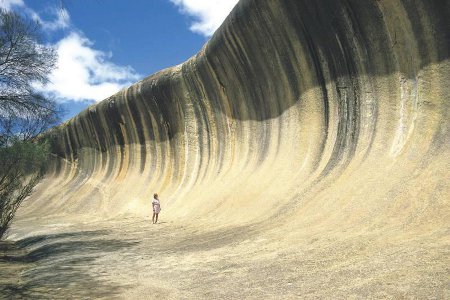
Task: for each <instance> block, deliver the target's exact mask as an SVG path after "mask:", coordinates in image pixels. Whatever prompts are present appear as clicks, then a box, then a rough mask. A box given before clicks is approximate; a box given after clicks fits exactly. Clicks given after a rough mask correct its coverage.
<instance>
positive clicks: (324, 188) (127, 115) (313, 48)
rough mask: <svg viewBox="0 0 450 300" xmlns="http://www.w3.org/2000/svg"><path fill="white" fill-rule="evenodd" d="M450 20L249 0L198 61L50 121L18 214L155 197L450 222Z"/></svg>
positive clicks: (250, 209)
mask: <svg viewBox="0 0 450 300" xmlns="http://www.w3.org/2000/svg"><path fill="white" fill-rule="evenodd" d="M448 20H450V13H449V2H448V1H438V0H433V1H425V0H423V1H419V0H416V1H401V0H379V1H359V0H358V1H357V0H352V1H334V0H333V1H332V0H321V1H301V0H258V1H256V0H243V1H241V2H240V3H239V4H238V5H237V6H236V8H235V9H234V11H233V12H232V13H231V15H230V16H229V17H228V19H227V20H226V22H225V23H224V24H223V25H222V27H221V28H220V29H219V30H218V31H217V32H216V33H215V34H214V36H213V37H212V39H211V40H210V41H209V42H208V43H207V44H206V45H205V46H204V48H203V49H202V50H201V51H200V52H199V53H198V54H197V55H195V56H194V57H192V58H191V59H190V60H189V61H187V62H185V63H184V64H182V65H179V66H175V67H172V68H169V69H166V70H162V71H160V72H158V73H156V74H154V75H151V76H149V77H147V78H145V79H144V80H142V81H140V82H138V83H136V84H134V85H133V86H131V87H129V88H127V89H125V90H123V91H121V92H119V93H117V94H116V95H113V96H111V97H110V98H108V99H106V100H104V101H103V102H101V103H99V104H97V105H95V106H92V107H90V108H88V109H87V110H85V111H84V112H82V113H81V114H79V115H78V116H76V117H75V118H73V119H72V120H70V121H69V122H67V123H66V124H63V125H61V126H59V127H58V128H56V129H54V130H53V131H52V132H51V133H50V134H51V135H52V136H53V138H54V154H55V156H57V157H58V159H55V162H54V166H53V168H52V172H50V173H49V175H48V176H47V178H46V180H45V182H44V183H43V184H41V185H40V186H39V188H38V190H37V192H36V193H35V195H34V196H33V197H32V198H31V199H30V200H29V201H28V203H27V205H26V206H24V207H23V208H22V210H21V212H20V214H21V215H22V216H29V215H37V214H43V215H46V214H68V215H72V214H73V215H74V216H75V215H76V216H77V217H78V216H80V215H82V216H86V217H87V218H94V217H98V218H104V217H112V216H116V215H120V214H124V213H130V214H133V215H136V214H142V215H146V214H148V211H149V210H150V201H149V199H150V198H151V195H152V194H153V193H154V192H159V193H160V194H161V196H162V199H163V201H164V209H165V210H166V211H170V213H167V217H168V218H174V219H175V218H176V219H180V218H181V219H182V218H186V217H189V218H204V219H208V220H210V221H211V222H218V223H222V224H234V223H240V222H256V221H258V220H265V219H266V218H269V217H272V216H279V217H280V216H284V220H292V222H291V224H298V225H299V226H300V225H303V226H306V225H308V226H309V225H311V224H315V226H316V227H320V226H325V225H324V224H331V225H330V226H336V224H344V223H345V224H359V225H361V224H364V226H366V227H368V226H376V225H377V224H378V225H380V226H381V224H400V225H401V226H404V225H405V224H406V225H407V226H411V227H412V226H417V225H419V224H422V225H424V224H425V223H426V222H427V221H426V220H427V219H428V220H429V219H430V218H432V219H433V222H435V223H436V224H446V221H445V219H446V218H448V217H449V211H448V199H449V198H450V196H449V188H448V185H446V184H445V183H444V182H445V180H446V179H447V180H448V168H449V161H450V159H449V148H448V145H449V142H450V137H449V122H450V121H449V120H450V114H449V108H450V102H449V101H448V95H449V94H450V88H449V85H448V81H449V78H450V74H449V73H450V72H449V60H448V58H449V49H450V39H449V28H448ZM425 203H426V204H425ZM423 205H427V212H426V213H423ZM438 211H439V213H436V212H438ZM447 220H448V219H447ZM286 222H287V221H286ZM424 226H425V225H424ZM324 228H325V227H324Z"/></svg>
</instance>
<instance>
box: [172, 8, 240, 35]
mask: <svg viewBox="0 0 450 300" xmlns="http://www.w3.org/2000/svg"><path fill="white" fill-rule="evenodd" d="M169 1H170V2H172V3H173V4H175V5H176V6H177V7H179V9H180V11H181V13H183V14H186V15H189V16H191V17H194V18H195V19H196V21H194V23H193V24H192V25H191V27H190V30H191V31H193V32H196V33H200V34H202V35H204V36H211V35H212V34H213V33H214V31H216V29H217V28H219V27H220V25H222V23H223V21H224V20H225V18H226V17H227V16H228V14H229V13H230V12H231V10H232V9H233V7H234V6H235V5H236V3H238V2H239V0H169Z"/></svg>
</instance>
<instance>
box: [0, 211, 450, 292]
mask: <svg viewBox="0 0 450 300" xmlns="http://www.w3.org/2000/svg"><path fill="white" fill-rule="evenodd" d="M31 226H32V227H33V228H34V230H33V229H31ZM271 227H272V225H270V224H249V225H247V226H241V227H236V228H208V230H206V228H205V227H203V228H202V226H199V224H195V223H192V224H188V225H182V224H176V223H174V222H171V221H164V218H163V219H162V220H161V223H160V224H157V225H152V224H151V221H149V220H148V219H147V220H145V219H139V220H137V219H126V220H122V221H108V222H101V223H91V224H84V225H83V226H80V225H79V224H78V225H70V224H66V225H64V226H63V225H62V224H43V222H42V221H41V224H40V225H39V224H36V222H30V220H28V221H26V220H21V221H20V223H16V224H15V230H14V234H13V235H12V236H10V238H13V239H16V241H15V242H14V243H12V241H11V240H10V241H9V242H6V243H3V244H2V245H1V247H0V249H1V251H2V252H3V255H2V258H1V260H0V275H1V276H0V278H1V279H0V294H1V295H2V296H1V298H5V299H9V298H14V299H22V298H23V299H26V298H52V299H58V298H76V299H83V298H104V299H111V298H118V299H233V298H234V299H237V298H239V299H261V298H264V299H298V298H310V299H317V298H328V299H344V298H345V299H348V298H358V299H362V298H364V299H367V298H370V299H405V298H415V299H449V298H450V280H449V274H450V247H449V246H448V245H449V244H448V243H446V242H445V241H448V236H449V232H446V231H444V230H443V231H442V232H435V233H434V234H432V235H427V236H426V237H420V236H417V234H415V235H413V236H414V237H413V236H411V237H410V238H405V236H407V233H405V232H403V233H402V239H401V240H400V239H396V237H395V235H386V234H385V235H384V237H383V238H382V239H380V233H379V232H376V231H374V232H371V233H365V234H364V235H358V234H355V235H352V234H349V233H348V232H342V233H339V231H338V230H336V231H330V232H324V233H315V234H308V233H307V232H303V234H298V233H296V234H294V235H292V234H289V233H288V232H286V231H284V232H283V230H285V229H283V226H279V227H273V229H271ZM30 230H31V231H32V232H33V233H32V234H31V235H30V233H29V231H30ZM26 232H28V233H26ZM39 232H46V233H45V234H40V233H39ZM25 233H26V235H27V236H28V237H25ZM437 241H439V242H437Z"/></svg>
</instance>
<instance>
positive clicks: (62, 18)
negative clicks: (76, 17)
mask: <svg viewBox="0 0 450 300" xmlns="http://www.w3.org/2000/svg"><path fill="white" fill-rule="evenodd" d="M26 11H27V12H28V13H29V14H30V15H31V17H32V18H33V20H35V21H37V22H39V23H40V24H41V26H42V29H44V30H50V31H54V30H58V29H65V28H68V27H69V26H70V16H69V13H68V12H67V10H66V9H65V8H51V9H49V14H50V15H51V16H52V17H53V16H55V17H56V18H55V19H54V20H50V21H47V20H44V19H43V18H42V17H41V16H40V15H39V14H37V13H36V12H35V11H33V10H31V9H29V8H27V9H26Z"/></svg>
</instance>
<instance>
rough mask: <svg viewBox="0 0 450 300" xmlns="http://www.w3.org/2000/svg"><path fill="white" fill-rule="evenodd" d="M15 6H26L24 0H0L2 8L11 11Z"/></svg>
mask: <svg viewBox="0 0 450 300" xmlns="http://www.w3.org/2000/svg"><path fill="white" fill-rule="evenodd" d="M14 6H25V4H24V3H23V0H0V8H1V9H4V10H6V11H10V10H11V9H12V8H13V7H14Z"/></svg>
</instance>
